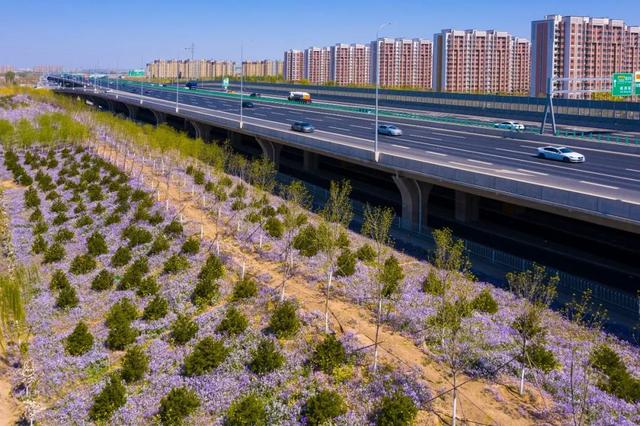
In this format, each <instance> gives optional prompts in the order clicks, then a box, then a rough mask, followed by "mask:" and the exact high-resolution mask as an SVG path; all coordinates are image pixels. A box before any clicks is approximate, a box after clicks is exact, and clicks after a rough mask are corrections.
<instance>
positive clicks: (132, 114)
mask: <svg viewBox="0 0 640 426" xmlns="http://www.w3.org/2000/svg"><path fill="white" fill-rule="evenodd" d="M125 105H126V106H127V111H129V118H130V119H131V120H135V119H136V118H137V117H138V111H139V109H140V108H138V107H137V106H135V105H129V104H125Z"/></svg>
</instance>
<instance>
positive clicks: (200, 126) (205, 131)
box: [190, 121, 211, 142]
mask: <svg viewBox="0 0 640 426" xmlns="http://www.w3.org/2000/svg"><path fill="white" fill-rule="evenodd" d="M190 123H191V125H192V126H193V128H194V129H195V131H196V138H198V139H202V140H203V141H205V142H209V141H210V139H211V137H210V134H211V126H209V125H207V124H204V123H200V122H197V121H190Z"/></svg>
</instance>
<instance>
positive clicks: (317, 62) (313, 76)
mask: <svg viewBox="0 0 640 426" xmlns="http://www.w3.org/2000/svg"><path fill="white" fill-rule="evenodd" d="M330 62H331V50H330V49H329V48H328V47H310V48H308V49H305V51H304V70H303V75H304V78H305V79H306V80H309V82H310V83H311V84H324V83H326V82H327V81H329V71H330Z"/></svg>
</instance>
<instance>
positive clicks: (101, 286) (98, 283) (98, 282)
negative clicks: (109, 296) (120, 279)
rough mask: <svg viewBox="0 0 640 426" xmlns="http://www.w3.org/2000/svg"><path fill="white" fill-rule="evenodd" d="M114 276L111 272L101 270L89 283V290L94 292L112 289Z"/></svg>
mask: <svg viewBox="0 0 640 426" xmlns="http://www.w3.org/2000/svg"><path fill="white" fill-rule="evenodd" d="M113 283H114V276H113V274H112V273H111V272H109V271H107V270H106V269H103V270H102V271H100V272H98V275H96V276H95V278H94V279H93V280H92V281H91V289H92V290H96V291H104V290H109V289H111V288H112V287H113Z"/></svg>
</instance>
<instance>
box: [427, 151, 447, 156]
mask: <svg viewBox="0 0 640 426" xmlns="http://www.w3.org/2000/svg"><path fill="white" fill-rule="evenodd" d="M425 152H427V153H429V154H431V155H439V156H440V157H448V155H447V154H443V153H441V152H434V151H425Z"/></svg>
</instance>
